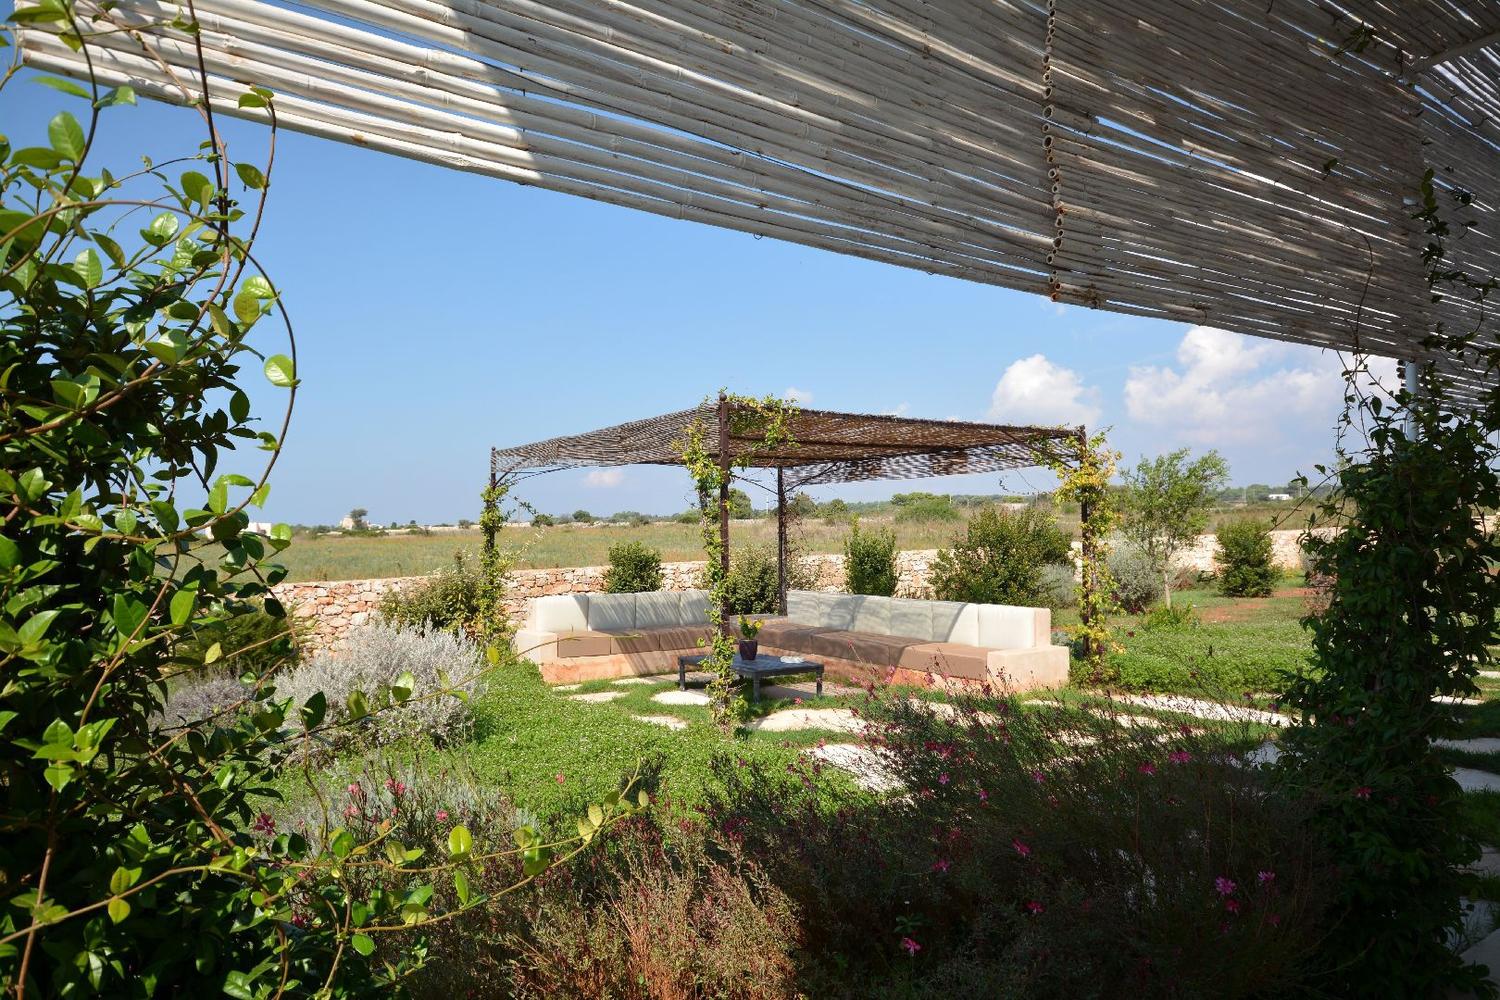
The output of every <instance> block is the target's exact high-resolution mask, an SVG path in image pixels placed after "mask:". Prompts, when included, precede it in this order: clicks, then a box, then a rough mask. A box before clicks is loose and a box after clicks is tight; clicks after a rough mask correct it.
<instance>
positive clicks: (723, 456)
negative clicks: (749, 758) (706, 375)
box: [681, 392, 797, 732]
mask: <svg viewBox="0 0 1500 1000" xmlns="http://www.w3.org/2000/svg"><path fill="white" fill-rule="evenodd" d="M715 402H716V403H717V405H718V414H719V415H718V419H717V420H716V421H715V423H716V426H714V427H712V428H710V427H709V426H708V422H707V421H705V420H704V419H702V418H701V417H700V418H698V419H696V420H694V421H693V422H692V423H691V424H690V425H689V426H688V428H687V431H686V432H685V433H684V435H683V440H682V442H681V447H682V464H683V466H684V467H686V469H687V470H688V474H689V475H690V476H692V478H693V488H694V489H695V490H696V491H697V494H698V510H699V524H700V526H701V528H702V531H703V551H704V554H705V556H706V557H707V559H708V563H707V566H706V567H705V568H704V587H705V589H707V591H708V620H709V623H710V624H711V625H713V634H712V635H711V636H710V638H709V643H708V659H707V660H705V661H704V663H703V668H704V669H705V670H706V671H708V672H709V673H712V674H713V675H714V677H713V680H712V681H710V682H709V684H708V695H709V699H710V708H711V710H712V712H713V716H714V723H715V724H716V725H717V726H718V727H719V728H720V729H721V730H723V731H725V732H730V731H732V730H733V729H734V728H735V726H736V725H737V724H738V722H739V719H740V718H741V717H742V716H743V714H744V712H743V709H744V699H743V698H738V697H735V696H734V694H733V688H732V684H733V681H734V674H733V672H732V671H731V670H730V669H729V666H730V664H731V663H732V662H733V661H734V640H733V638H732V637H731V635H730V630H729V612H728V609H727V608H726V607H725V603H726V599H727V597H728V583H729V573H728V560H727V559H726V558H725V556H726V554H727V548H726V542H725V538H724V533H723V532H722V530H721V528H722V523H723V520H722V519H723V517H724V514H725V512H726V510H727V508H726V506H725V505H726V503H727V495H728V492H729V483H730V480H731V479H732V478H733V476H734V470H735V469H744V468H748V467H749V465H750V463H751V462H752V460H753V459H754V457H755V456H756V455H757V454H760V453H761V452H764V451H767V450H771V449H776V448H786V447H790V446H793V445H795V443H796V442H795V441H793V439H792V430H791V425H792V418H793V416H794V415H795V414H796V412H797V406H796V404H795V403H792V402H790V401H788V400H784V399H777V398H776V397H774V396H767V397H765V398H764V399H756V398H754V397H751V396H733V395H729V394H727V393H723V392H721V393H719V396H718V399H717V400H716V401H715ZM710 433H712V434H713V435H714V441H713V444H712V446H711V445H710V444H709V435H710ZM736 438H737V439H740V440H744V439H746V438H751V439H758V440H755V443H753V444H751V445H748V446H744V447H742V450H740V451H739V452H738V453H735V454H729V453H728V449H727V448H724V447H723V446H722V442H723V441H724V440H727V439H736Z"/></svg>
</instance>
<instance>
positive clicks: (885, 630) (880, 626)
mask: <svg viewBox="0 0 1500 1000" xmlns="http://www.w3.org/2000/svg"><path fill="white" fill-rule="evenodd" d="M856 602H857V603H856V604H855V607H854V631H856V632H873V633H874V634H876V635H891V634H892V632H891V604H893V603H894V602H893V601H892V600H891V598H889V597H874V596H869V595H860V596H859V597H857V598H856Z"/></svg>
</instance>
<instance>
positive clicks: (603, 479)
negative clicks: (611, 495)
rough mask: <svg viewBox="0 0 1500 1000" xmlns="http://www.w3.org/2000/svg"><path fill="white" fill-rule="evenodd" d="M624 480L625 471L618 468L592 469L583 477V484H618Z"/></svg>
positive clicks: (603, 485) (600, 485) (608, 485)
mask: <svg viewBox="0 0 1500 1000" xmlns="http://www.w3.org/2000/svg"><path fill="white" fill-rule="evenodd" d="M624 481H625V473H623V472H621V471H620V470H619V469H594V470H593V471H592V472H590V473H589V474H588V475H586V476H584V477H583V485H585V486H599V487H610V486H619V485H620V483H622V482H624Z"/></svg>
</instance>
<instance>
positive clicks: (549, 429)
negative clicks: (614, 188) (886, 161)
mask: <svg viewBox="0 0 1500 1000" xmlns="http://www.w3.org/2000/svg"><path fill="white" fill-rule="evenodd" d="M69 105H71V106H72V107H71V110H73V111H74V112H75V113H79V114H81V110H82V108H83V107H84V105H83V102H82V101H78V100H76V99H73V98H68V97H64V96H63V95H60V94H57V93H55V92H53V91H51V90H47V89H45V88H43V87H40V86H37V85H36V84H34V83H32V82H30V81H27V80H18V81H16V82H15V83H13V84H12V85H11V86H9V87H7V88H6V90H5V91H4V93H3V95H0V120H3V121H4V122H5V125H4V127H3V131H4V132H5V133H6V134H7V135H8V136H9V138H10V140H11V142H12V144H13V145H15V146H21V145H32V144H45V127H46V121H47V119H48V118H49V117H50V116H51V115H52V114H53V113H54V112H55V111H56V110H58V109H59V108H60V107H63V106H69ZM224 131H225V133H226V136H227V138H228V140H229V142H230V145H231V156H232V157H233V158H235V159H244V160H250V161H251V162H261V161H262V160H263V153H262V152H261V151H262V150H263V148H264V141H265V133H264V132H263V131H262V130H260V129H258V128H256V127H253V126H249V125H246V124H243V123H238V122H228V123H226V124H225V126H224ZM200 140H201V124H200V123H199V121H198V119H197V116H196V115H195V114H194V113H192V112H190V111H186V110H183V109H178V108H168V107H163V106H160V105H155V104H142V105H141V106H139V107H134V108H129V107H127V108H120V109H116V110H115V111H113V112H112V113H110V114H108V115H106V116H105V126H104V133H103V135H102V137H101V140H100V144H99V145H98V146H97V147H96V154H95V156H96V158H95V159H94V161H93V167H94V168H95V169H97V168H98V167H99V166H101V165H109V166H111V167H114V168H117V172H119V171H118V168H124V167H129V166H132V165H135V164H138V163H139V157H140V155H141V154H143V153H147V154H150V155H152V156H153V157H155V158H156V159H158V160H160V159H163V158H166V157H168V156H170V155H174V154H178V153H181V152H183V151H184V150H188V149H192V148H195V147H196V145H197V143H198V142H199V141H200ZM259 254H260V256H261V258H262V260H263V262H264V263H265V264H266V265H267V267H268V270H269V271H270V273H271V274H272V276H273V278H274V279H275V280H276V281H277V283H278V284H279V286H280V287H281V288H282V290H283V292H284V297H285V301H286V304H287V306H288V308H289V309H290V311H291V313H292V316H293V319H294V322H295V324H296V329H297V341H298V347H299V352H300V365H299V372H298V374H299V375H300V377H301V379H302V388H301V391H300V393H299V395H298V401H297V410H296V414H295V417H294V420H293V425H292V430H291V433H290V435H289V436H288V439H287V443H286V449H285V452H284V454H283V456H282V459H281V462H280V464H279V465H278V467H277V469H276V472H275V475H274V477H273V480H272V483H273V489H272V493H271V500H270V503H269V504H268V507H267V514H268V516H270V517H272V518H274V519H277V520H286V521H295V522H303V523H327V522H332V521H337V520H338V518H339V517H340V516H342V515H343V514H344V513H345V512H347V511H348V510H349V509H350V508H351V507H355V506H360V507H366V508H368V509H369V511H370V517H371V519H372V520H375V521H378V522H382V523H384V522H389V521H400V522H403V523H404V522H406V521H407V520H409V519H415V520H417V521H419V522H424V523H432V522H441V521H452V520H454V519H456V518H459V517H471V518H472V517H474V516H475V510H476V506H477V503H478V501H477V494H478V490H479V488H480V487H481V485H482V482H483V479H484V476H485V473H486V470H487V464H488V448H489V447H490V446H491V445H505V444H514V443H520V442H524V441H530V440H534V439H537V438H543V437H550V436H552V435H555V434H566V433H573V432H577V431H583V430H588V429H592V428H594V427H598V426H602V425H605V424H610V423H617V422H620V421H623V420H629V419H634V418H637V417H642V416H647V415H652V414H655V413H660V412H664V411H666V410H671V409H677V408H682V407H685V406H689V405H691V404H693V403H695V402H697V401H698V400H699V399H701V398H702V397H703V396H704V395H705V394H707V393H710V392H713V391H715V390H717V388H718V387H719V386H721V385H725V386H728V387H729V388H730V389H732V390H734V391H737V392H745V393H753V394H757V395H759V394H764V393H768V392H774V393H784V392H786V391H788V390H797V391H798V392H799V393H800V394H802V395H803V397H804V399H805V400H806V402H807V403H808V405H812V406H816V407H821V408H827V409H850V410H861V411H881V412H886V411H890V412H901V413H907V414H910V415H912V416H924V417H935V418H948V417H955V418H959V419H974V420H983V419H990V418H994V419H998V420H1001V421H1005V422H1024V421H1037V422H1047V423H1052V422H1063V421H1066V422H1069V423H1075V422H1078V421H1079V420H1086V421H1087V422H1088V423H1089V424H1090V425H1091V426H1105V425H1112V426H1113V428H1114V431H1113V434H1112V440H1113V442H1114V444H1115V445H1116V447H1118V448H1119V449H1121V450H1122V451H1123V452H1124V453H1125V455H1126V458H1127V461H1129V462H1134V461H1135V459H1137V458H1138V457H1139V456H1140V455H1141V454H1142V453H1151V454H1154V453H1157V452H1160V451H1164V450H1167V449H1170V448H1173V447H1178V446H1184V445H1185V446H1189V447H1192V448H1195V449H1205V448H1209V447H1217V448H1218V449H1219V450H1220V451H1221V452H1222V453H1223V454H1224V455H1225V456H1226V457H1227V458H1228V459H1229V462H1230V465H1231V468H1232V471H1233V478H1234V481H1235V482H1237V483H1247V482H1252V481H1264V482H1281V481H1285V479H1286V478H1287V477H1288V476H1290V475H1292V474H1293V473H1295V472H1296V471H1298V470H1305V471H1311V466H1312V464H1313V463H1315V462H1319V461H1323V460H1325V459H1326V458H1327V456H1328V454H1329V451H1330V449H1331V444H1332V440H1333V435H1332V426H1333V420H1334V417H1335V415H1336V413H1337V408H1338V401H1339V399H1340V396H1341V387H1340V384H1339V380H1338V377H1337V372H1338V370H1339V363H1338V360H1337V358H1335V357H1333V356H1331V355H1328V354H1326V353H1324V352H1320V351H1316V350H1313V349H1311V348H1300V347H1292V346H1287V345H1280V344H1274V343H1271V342H1266V341H1256V340H1250V339H1247V338H1242V337H1238V336H1235V335H1232V334H1224V333H1222V332H1220V331H1214V330H1205V329H1200V328H1193V329H1190V328H1189V327H1187V326H1186V325H1184V324H1181V323H1167V322H1161V321H1156V320H1145V319H1138V318H1133V317H1127V316H1121V315H1116V314H1113V313H1106V312H1099V311H1094V310H1088V309H1085V308H1082V307H1066V308H1062V307H1058V306H1056V305H1053V304H1052V303H1050V302H1048V301H1046V300H1045V299H1042V298H1040V297H1037V296H1031V295H1026V294H1022V293H1019V292H1011V291H1007V290H1004V289H999V288H992V287H988V286H983V285H978V284H971V283H966V282H962V281H959V280H956V279H952V278H946V277H938V276H933V275H925V274H921V273H919V272H916V271H909V270H905V269H900V268H896V267H892V266H889V265H884V264H877V263H873V262H869V261H863V260H859V259H856V258H853V257H845V256H839V255H835V254H831V253H827V252H822V251H816V250H812V249H807V248H803V247H799V246H793V245H791V244H785V243H779V242H776V241H773V240H770V239H756V238H754V237H751V236H748V235H743V234H740V233H732V232H728V231H722V230H718V229H712V228H709V227H706V226H701V225H697V224H694V223H688V222H677V221H671V220H667V219H662V218H657V217H655V216H651V215H647V214H644V213H639V212H632V211H630V210H627V209H623V208H616V207H613V206H608V205H602V204H598V203H595V202H591V201H586V200H583V199H579V198H573V197H569V196H565V195H560V194H553V193H550V192H547V191H542V190H539V189H536V188H530V187H520V186H517V185H514V184H510V183H507V182H504V181H499V180H495V179H491V178H485V177H479V176H474V175H468V174H463V173H458V172H456V171H450V170H444V169H441V168H438V167H434V166H429V165H426V164H421V163H416V162H412V161H407V160H401V159H397V158H395V157H391V156H386V155H382V154H379V153H374V152H370V151H367V150H362V149H357V148H353V147H349V146H344V145H340V144H337V143H333V142H329V141H326V140H321V139H316V138H312V137H307V136H301V135H296V134H292V133H282V134H281V136H280V137H279V140H278V150H277V161H276V167H275V174H274V185H273V188H272V193H271V200H270V206H269V211H268V215H267V220H266V224H265V227H264V230H263V235H262V237H261V239H260V243H259ZM257 330H258V332H259V333H260V338H259V346H261V348H262V349H264V350H266V351H267V352H268V353H269V352H273V351H280V350H283V349H284V345H283V344H282V343H278V341H277V337H278V336H279V335H278V334H277V333H276V332H275V330H274V328H272V327H270V326H267V327H266V328H265V329H264V330H261V329H260V328H257ZM251 381H253V382H255V385H254V386H253V387H252V388H253V390H254V391H253V393H252V398H253V400H254V402H255V404H256V409H257V412H259V413H262V414H263V415H266V416H268V417H269V416H270V415H271V413H272V409H271V408H272V407H274V406H276V405H277V404H278V403H279V390H275V389H273V388H272V387H270V386H269V385H265V384H262V383H261V381H260V377H259V376H258V375H255V376H254V377H253V379H251ZM256 457H257V456H256V455H254V454H246V455H245V456H244V462H243V463H242V464H243V465H244V466H250V464H251V463H252V462H253V461H254V459H255V458H256ZM239 464H241V463H236V462H234V461H228V462H226V463H223V466H224V468H226V469H228V468H232V467H235V466H236V465H239ZM1048 482H1049V480H1048V477H1047V476H1046V475H1045V474H1043V473H1039V472H1036V471H1030V472H1025V473H1015V474H1010V475H1007V476H1005V477H1004V478H1003V480H1002V479H1000V478H997V477H994V476H987V477H961V478H954V479H949V480H933V481H929V482H928V483H926V484H925V485H919V484H889V483H885V484H872V485H864V486H858V487H849V488H845V489H842V490H837V491H835V490H825V491H821V493H820V496H831V495H843V496H846V497H849V498H860V499H864V498H873V497H878V496H885V495H888V494H889V493H890V492H892V491H899V490H903V489H913V488H918V489H935V490H942V491H951V492H994V491H997V490H1001V489H1005V490H1017V491H1022V490H1027V489H1029V488H1045V487H1046V485H1047V484H1048ZM688 492H689V491H688V487H687V481H686V478H685V476H684V475H683V474H682V473H679V472H677V471H676V470H661V469H639V468H627V469H623V470H620V471H618V472H615V473H608V474H594V475H592V476H590V475H589V474H587V473H583V472H579V473H571V472H570V473H560V474H556V475H553V476H549V477H542V478H540V479H537V480H533V481H532V482H531V483H529V484H528V485H527V487H526V488H525V490H523V495H524V496H525V497H526V498H527V499H529V500H531V501H533V502H534V503H536V504H537V506H538V507H539V509H542V510H546V511H553V512H567V511H572V510H574V509H575V508H578V507H583V508H587V509H589V510H592V511H594V512H596V513H607V512H611V511H614V510H621V509H635V510H645V511H652V512H657V511H662V512H665V511H673V510H679V509H682V508H683V507H684V506H686V504H687V502H688V497H687V494H688Z"/></svg>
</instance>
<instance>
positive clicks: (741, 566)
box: [725, 545, 812, 615]
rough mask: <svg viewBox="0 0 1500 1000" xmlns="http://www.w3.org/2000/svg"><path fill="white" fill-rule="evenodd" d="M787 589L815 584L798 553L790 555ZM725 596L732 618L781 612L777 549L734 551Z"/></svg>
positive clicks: (750, 548)
mask: <svg viewBox="0 0 1500 1000" xmlns="http://www.w3.org/2000/svg"><path fill="white" fill-rule="evenodd" d="M788 555H789V558H788V560H787V567H786V575H787V587H788V588H790V589H792V590H803V589H806V588H807V587H808V586H810V585H811V584H812V574H811V573H810V572H809V571H808V570H807V569H806V568H805V567H803V565H802V560H800V559H798V558H797V555H796V553H795V552H792V553H789V554H788ZM725 592H726V594H727V596H728V600H729V613H730V614H732V615H773V614H776V612H777V611H779V610H780V603H781V602H780V595H779V594H778V593H777V592H776V547H775V546H774V545H749V546H744V547H741V548H739V549H737V550H733V551H732V553H731V555H730V563H729V578H728V580H726V581H725Z"/></svg>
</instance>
